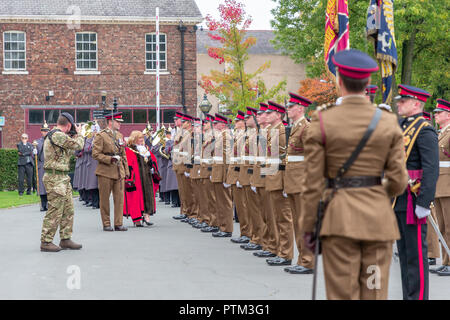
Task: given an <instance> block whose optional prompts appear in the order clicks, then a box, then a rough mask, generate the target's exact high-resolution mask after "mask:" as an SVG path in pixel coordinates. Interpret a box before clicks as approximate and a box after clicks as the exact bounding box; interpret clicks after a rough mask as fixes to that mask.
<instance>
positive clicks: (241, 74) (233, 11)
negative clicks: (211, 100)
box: [199, 0, 286, 113]
mask: <svg viewBox="0 0 450 320" xmlns="http://www.w3.org/2000/svg"><path fill="white" fill-rule="evenodd" d="M219 12H220V20H215V19H213V18H212V17H211V16H210V15H207V16H206V24H207V26H208V29H209V31H210V32H208V36H209V37H210V38H211V39H212V40H214V41H217V42H218V44H220V45H219V46H217V47H209V48H208V55H209V56H210V57H211V58H213V59H215V60H217V61H218V62H219V64H225V68H224V71H223V72H221V71H217V70H211V71H210V74H209V75H202V77H201V80H200V81H199V84H200V86H201V87H202V88H203V89H204V90H205V91H206V93H207V94H208V93H209V94H212V95H214V96H216V97H217V98H218V99H219V101H220V104H223V105H226V106H227V107H228V108H229V110H230V111H232V112H233V113H236V112H237V110H245V108H246V107H247V106H259V102H261V101H267V100H268V99H272V100H276V101H279V102H281V101H283V100H284V96H282V95H281V94H280V92H282V91H284V89H285V87H286V81H282V82H280V83H279V84H278V85H277V86H275V87H273V88H271V89H270V90H267V89H266V86H265V84H264V81H263V80H262V79H261V78H260V77H259V75H260V74H261V73H262V72H263V71H264V70H266V69H268V68H269V67H270V62H266V63H264V64H263V65H262V66H260V67H259V68H258V69H257V70H256V71H255V72H254V73H246V72H245V70H244V65H245V62H246V61H247V60H248V59H249V56H248V49H249V48H250V47H251V46H253V45H254V44H255V43H256V38H254V37H246V30H247V29H248V27H249V26H250V24H251V22H252V19H251V17H250V16H247V14H246V12H245V9H244V5H243V4H242V3H239V2H237V1H236V0H225V4H221V5H219Z"/></svg>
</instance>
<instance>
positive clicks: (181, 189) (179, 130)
mask: <svg viewBox="0 0 450 320" xmlns="http://www.w3.org/2000/svg"><path fill="white" fill-rule="evenodd" d="M183 116H184V114H183V113H181V112H176V113H175V117H174V121H175V127H176V132H175V136H174V142H173V149H172V169H173V171H174V172H175V176H176V178H177V184H178V195H179V198H180V214H179V215H177V216H174V217H173V218H174V219H175V220H182V219H184V218H186V217H187V209H186V192H185V185H184V179H183V176H184V163H183V162H182V160H181V156H180V154H179V152H180V142H181V139H182V138H183V132H184V130H183V123H182V118H183Z"/></svg>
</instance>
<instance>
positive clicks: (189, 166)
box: [186, 164, 194, 169]
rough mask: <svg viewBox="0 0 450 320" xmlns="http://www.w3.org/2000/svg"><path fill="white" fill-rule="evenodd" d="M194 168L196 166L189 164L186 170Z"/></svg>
mask: <svg viewBox="0 0 450 320" xmlns="http://www.w3.org/2000/svg"><path fill="white" fill-rule="evenodd" d="M193 167H194V165H192V164H187V165H186V168H189V169H191V168H193Z"/></svg>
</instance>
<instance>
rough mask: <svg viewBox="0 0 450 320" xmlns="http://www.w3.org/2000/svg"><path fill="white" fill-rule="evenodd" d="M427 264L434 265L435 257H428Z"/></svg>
mask: <svg viewBox="0 0 450 320" xmlns="http://www.w3.org/2000/svg"><path fill="white" fill-rule="evenodd" d="M428 264H429V265H430V266H435V265H436V258H428Z"/></svg>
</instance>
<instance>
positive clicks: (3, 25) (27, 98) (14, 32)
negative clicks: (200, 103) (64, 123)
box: [0, 0, 202, 148]
mask: <svg viewBox="0 0 450 320" xmlns="http://www.w3.org/2000/svg"><path fill="white" fill-rule="evenodd" d="M72 4H73V5H72ZM156 6H158V7H159V8H160V9H159V10H160V44H161V45H160V49H161V54H160V57H161V65H160V66H161V77H160V81H161V83H160V88H161V94H160V105H161V121H162V122H163V123H171V122H173V115H174V113H175V111H176V110H183V109H185V111H186V112H188V113H192V114H194V113H195V110H194V108H196V105H197V65H196V64H197V60H196V24H198V23H200V22H201V21H202V16H201V13H200V11H199V9H198V7H197V5H196V3H195V1H194V0H158V1H154V0H127V1H122V0H96V1H70V0H21V1H3V0H2V1H0V33H1V36H0V48H1V49H0V113H1V114H0V115H1V116H4V117H5V118H6V119H5V120H6V121H5V126H4V127H3V128H2V131H1V133H0V135H1V136H0V147H6V148H14V147H15V145H16V143H17V142H18V141H19V138H20V134H21V133H22V132H26V133H28V134H29V135H30V140H31V141H32V140H34V139H36V138H38V137H39V136H40V134H39V128H40V126H41V124H42V122H43V120H44V119H46V120H47V122H48V123H49V124H50V125H52V124H54V123H55V121H56V119H57V117H58V114H59V113H60V112H62V111H68V112H70V113H72V114H73V115H74V116H75V118H76V121H77V122H78V123H81V122H86V121H87V120H89V119H92V112H93V110H95V109H98V108H99V107H101V106H102V96H104V95H106V101H105V104H106V105H107V106H111V105H112V103H113V99H114V98H117V101H118V104H119V110H122V111H123V112H124V118H125V123H124V125H123V126H122V130H121V131H123V133H124V134H125V136H126V135H128V134H129V133H130V132H131V131H132V130H134V129H138V130H142V129H143V128H144V127H145V125H146V123H147V121H149V122H151V123H155V122H156V110H155V109H156V75H155V73H156V53H155V48H156V36H155V21H156V18H155V8H156ZM182 49H183V50H182ZM182 52H183V53H182Z"/></svg>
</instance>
